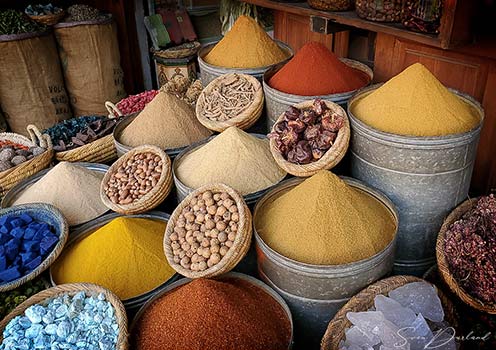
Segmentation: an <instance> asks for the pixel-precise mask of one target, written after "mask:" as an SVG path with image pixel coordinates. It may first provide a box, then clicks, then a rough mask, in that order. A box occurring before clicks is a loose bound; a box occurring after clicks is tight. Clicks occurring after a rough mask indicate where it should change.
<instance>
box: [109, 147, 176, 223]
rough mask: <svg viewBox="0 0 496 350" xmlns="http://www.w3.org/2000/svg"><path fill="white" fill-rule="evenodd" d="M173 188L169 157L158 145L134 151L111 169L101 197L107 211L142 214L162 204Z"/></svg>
mask: <svg viewBox="0 0 496 350" xmlns="http://www.w3.org/2000/svg"><path fill="white" fill-rule="evenodd" d="M171 189H172V166H171V160H170V158H169V156H168V155H167V154H166V153H165V152H164V151H162V150H161V149H160V148H158V147H157V146H151V145H144V146H139V147H136V148H133V149H132V150H131V151H129V152H127V153H126V154H124V155H123V156H122V157H120V158H119V159H118V160H117V161H116V162H115V163H114V164H112V166H111V167H110V168H109V169H108V171H107V173H106V174H105V177H104V178H103V180H102V186H101V188H100V196H101V199H102V201H103V204H105V205H106V206H107V208H109V209H111V210H113V211H115V212H117V213H121V214H139V213H143V212H145V211H148V210H151V209H153V208H155V207H156V206H158V205H159V204H160V203H162V202H163V201H164V200H165V198H167V196H168V195H169V193H170V191H171Z"/></svg>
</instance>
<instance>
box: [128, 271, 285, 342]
mask: <svg viewBox="0 0 496 350" xmlns="http://www.w3.org/2000/svg"><path fill="white" fill-rule="evenodd" d="M223 278H239V279H242V280H245V281H248V282H250V283H252V284H254V285H255V286H257V287H259V288H261V289H262V290H264V291H265V292H266V293H267V294H269V295H270V296H271V297H272V298H274V299H275V301H277V303H278V304H279V305H280V306H281V307H282V309H283V310H284V312H285V313H286V316H287V317H288V321H289V323H290V329H291V336H290V341H289V345H288V350H291V349H292V347H293V333H294V326H293V317H292V315H291V310H290V308H289V307H288V305H287V304H286V301H285V300H284V299H283V298H282V297H281V296H280V295H279V294H278V293H276V292H275V291H274V290H273V289H272V288H270V287H269V286H268V285H267V284H265V283H263V282H262V281H260V280H258V279H256V278H254V277H251V276H248V275H245V274H242V273H238V272H228V273H226V274H224V275H222V276H219V277H216V278H215V279H223ZM189 282H191V279H189V278H181V279H179V280H178V281H176V282H174V283H171V284H169V285H168V286H164V287H162V288H161V290H160V291H159V292H158V293H156V294H155V295H154V296H153V297H152V298H151V299H150V300H148V301H147V302H146V303H145V304H144V305H143V306H142V307H141V308H140V309H139V311H138V312H137V313H136V315H135V317H134V319H133V321H132V322H131V327H130V328H129V329H130V332H129V333H130V334H131V337H132V336H133V334H134V332H135V329H136V327H137V324H138V322H139V319H140V318H141V316H142V315H143V313H144V312H145V311H146V309H147V308H148V307H149V306H150V305H151V304H153V302H155V300H157V299H159V298H161V297H162V296H164V295H165V294H167V293H169V292H171V291H172V290H174V289H176V288H178V287H180V286H183V285H185V284H186V283H189Z"/></svg>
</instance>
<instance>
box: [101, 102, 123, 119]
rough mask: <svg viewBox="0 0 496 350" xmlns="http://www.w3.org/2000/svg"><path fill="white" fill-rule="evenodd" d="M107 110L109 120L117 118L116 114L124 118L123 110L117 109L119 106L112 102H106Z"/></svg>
mask: <svg viewBox="0 0 496 350" xmlns="http://www.w3.org/2000/svg"><path fill="white" fill-rule="evenodd" d="M105 108H107V111H108V112H109V115H108V117H109V118H115V115H116V114H117V116H118V117H122V116H123V115H124V114H122V112H121V110H120V109H119V108H117V105H115V104H113V103H112V102H110V101H107V102H105Z"/></svg>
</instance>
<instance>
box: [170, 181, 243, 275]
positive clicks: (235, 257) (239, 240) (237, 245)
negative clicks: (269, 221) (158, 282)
mask: <svg viewBox="0 0 496 350" xmlns="http://www.w3.org/2000/svg"><path fill="white" fill-rule="evenodd" d="M206 191H212V192H221V191H224V192H227V193H228V194H229V196H230V197H231V198H232V199H233V200H234V202H235V203H236V206H237V207H238V214H239V222H238V232H237V234H236V238H235V239H234V243H233V245H232V247H231V248H230V249H229V250H228V252H227V254H226V255H225V256H223V257H222V258H221V260H220V262H219V263H218V264H216V265H214V266H212V267H209V268H207V269H206V270H204V271H191V270H189V269H185V268H184V267H182V266H181V265H180V264H177V263H175V262H174V255H173V253H172V248H171V246H170V245H171V241H170V235H171V234H172V232H173V231H174V227H175V224H176V222H177V220H178V218H179V215H180V214H181V212H182V210H183V209H184V208H185V207H186V206H187V205H189V202H190V201H191V200H192V199H193V198H194V197H196V196H197V195H199V194H201V193H203V192H206ZM251 236H252V220H251V214H250V210H249V209H248V206H247V205H246V202H245V200H244V199H243V196H241V194H239V193H238V192H237V191H236V190H235V189H233V188H232V187H230V186H228V185H226V184H222V183H216V184H207V185H204V186H201V187H199V188H198V189H196V190H195V191H193V192H191V193H190V194H188V195H187V196H186V198H185V199H184V200H183V201H181V203H179V205H178V206H177V207H176V209H174V211H173V213H172V215H171V217H170V220H169V221H168V222H167V228H166V230H165V235H164V241H163V248H164V253H165V256H166V258H167V261H168V262H169V265H170V266H171V267H172V268H173V269H174V270H176V272H178V273H179V274H181V275H183V276H186V277H188V278H206V277H214V276H216V275H219V274H220V273H224V272H228V271H224V269H223V268H224V267H231V268H234V266H231V265H236V264H237V262H239V261H240V260H241V258H242V257H243V256H244V255H245V254H246V252H247V251H248V248H249V244H246V243H247V242H251ZM234 262H235V264H234Z"/></svg>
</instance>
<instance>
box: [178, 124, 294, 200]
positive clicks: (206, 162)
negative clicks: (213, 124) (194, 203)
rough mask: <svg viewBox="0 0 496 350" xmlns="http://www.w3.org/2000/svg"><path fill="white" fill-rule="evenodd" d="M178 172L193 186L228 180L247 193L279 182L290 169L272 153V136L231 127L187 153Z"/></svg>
mask: <svg viewBox="0 0 496 350" xmlns="http://www.w3.org/2000/svg"><path fill="white" fill-rule="evenodd" d="M176 176H177V177H178V178H179V180H180V181H181V182H182V183H184V184H185V185H186V186H188V187H190V188H194V189H196V188H198V187H200V186H203V185H205V184H209V183H224V184H226V185H229V186H231V187H233V188H234V189H236V190H237V191H238V192H240V193H241V194H242V195H246V194H250V193H254V192H257V191H260V190H263V189H266V188H267V187H270V186H272V185H274V184H276V183H278V182H279V181H281V180H282V179H283V178H284V177H285V176H286V172H285V171H284V170H282V169H281V168H279V167H278V165H277V163H276V162H275V160H274V158H273V157H272V154H271V153H270V149H269V142H268V140H266V139H265V140H262V139H258V138H256V137H255V136H253V135H250V134H247V133H245V132H244V131H242V130H239V129H238V128H236V127H230V128H228V129H226V130H224V131H223V132H222V133H221V134H219V135H218V136H216V137H215V138H214V139H212V140H210V141H209V142H208V143H207V144H205V145H203V146H202V147H200V148H199V149H197V150H195V151H193V152H192V153H190V154H188V155H186V156H185V157H184V159H183V160H182V161H181V162H180V163H179V165H178V167H177V171H176Z"/></svg>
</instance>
